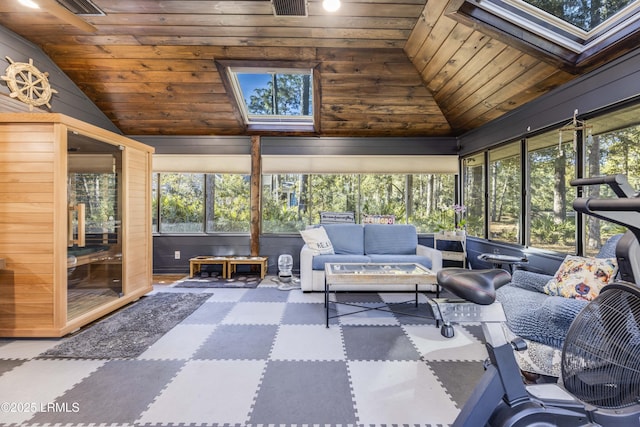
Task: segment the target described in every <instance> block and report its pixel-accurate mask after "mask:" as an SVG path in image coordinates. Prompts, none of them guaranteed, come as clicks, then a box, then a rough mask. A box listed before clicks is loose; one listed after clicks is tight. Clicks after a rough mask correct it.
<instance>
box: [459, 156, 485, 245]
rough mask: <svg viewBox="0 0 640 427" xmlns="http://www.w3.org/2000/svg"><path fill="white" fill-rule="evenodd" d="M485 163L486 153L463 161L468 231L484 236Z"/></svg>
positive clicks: (474, 234)
mask: <svg viewBox="0 0 640 427" xmlns="http://www.w3.org/2000/svg"><path fill="white" fill-rule="evenodd" d="M484 173H485V163H484V154H483V153H480V154H476V155H474V156H469V157H466V158H465V159H463V161H462V176H463V180H464V181H463V184H462V191H463V205H465V207H466V209H467V211H466V221H467V233H468V234H469V235H471V236H476V237H482V238H484V234H485V233H484V232H485V228H484V224H485V221H484V218H485V215H484V207H485V198H484V195H485V184H484Z"/></svg>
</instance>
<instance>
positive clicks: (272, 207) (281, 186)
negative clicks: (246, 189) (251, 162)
mask: <svg viewBox="0 0 640 427" xmlns="http://www.w3.org/2000/svg"><path fill="white" fill-rule="evenodd" d="M308 179H309V178H308V176H305V175H299V174H280V175H263V177H262V231H263V233H279V232H281V233H287V232H291V233H293V232H297V231H298V230H304V229H305V227H306V226H307V225H308V224H309V219H308V213H307V206H306V204H305V203H304V202H303V200H305V199H306V198H307V197H308V195H307V194H308V189H307V188H306V183H308ZM302 192H304V196H302V197H301V193H302Z"/></svg>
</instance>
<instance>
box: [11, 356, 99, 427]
mask: <svg viewBox="0 0 640 427" xmlns="http://www.w3.org/2000/svg"><path fill="white" fill-rule="evenodd" d="M104 363H105V361H104V360H59V359H56V360H42V359H38V360H31V361H28V362H25V363H24V364H22V365H20V366H17V367H16V368H14V369H13V370H11V371H9V372H6V373H5V374H4V375H2V376H1V377H0V402H9V403H15V404H22V405H23V407H24V404H25V403H26V404H28V406H30V407H29V410H26V411H16V412H12V411H5V410H3V411H2V414H1V415H0V419H1V421H0V422H3V423H7V424H11V423H21V422H24V421H25V420H28V419H29V418H31V417H32V416H33V413H34V412H39V411H40V409H39V408H40V407H41V405H47V404H48V403H52V402H54V401H56V398H57V397H58V396H60V395H62V394H63V393H64V392H65V391H67V390H68V389H70V388H71V387H73V386H74V385H75V384H77V383H78V382H80V381H81V380H82V379H83V378H85V377H87V376H88V375H89V374H91V373H92V372H93V371H95V370H96V369H98V368H99V367H100V366H102V365H103V364H104ZM57 403H61V404H67V405H69V407H72V405H73V404H74V402H60V401H57ZM16 409H19V408H17V406H16ZM32 409H36V410H35V411H34V410H32ZM78 409H79V410H82V408H78Z"/></svg>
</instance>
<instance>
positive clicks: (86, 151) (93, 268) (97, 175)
mask: <svg viewBox="0 0 640 427" xmlns="http://www.w3.org/2000/svg"><path fill="white" fill-rule="evenodd" d="M67 151H68V152H67V166H68V170H67V173H68V176H67V205H68V206H67V207H68V220H67V226H68V230H67V236H68V242H67V246H68V250H67V321H69V320H72V319H74V318H76V317H78V316H80V315H82V314H84V313H87V312H89V311H91V310H93V309H94V308H96V307H99V306H100V305H102V304H104V303H107V302H110V301H113V300H114V299H117V298H120V297H121V296H122V294H123V293H122V224H121V220H122V212H121V205H122V203H121V188H122V185H121V181H122V151H121V150H120V149H119V147H118V146H115V145H111V144H107V143H105V142H102V141H97V140H94V139H91V138H87V137H84V136H82V135H79V134H77V133H72V132H69V135H68V149H67Z"/></svg>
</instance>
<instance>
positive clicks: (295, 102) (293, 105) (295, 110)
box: [247, 74, 312, 116]
mask: <svg viewBox="0 0 640 427" xmlns="http://www.w3.org/2000/svg"><path fill="white" fill-rule="evenodd" d="M310 90H311V84H310V79H309V76H308V75H303V74H274V75H273V76H272V80H271V81H270V82H269V83H267V87H266V88H256V89H254V91H253V94H252V95H251V96H250V98H249V104H248V105H247V108H248V110H249V113H251V114H263V115H264V114H268V115H283V116H297V115H310V114H311V113H312V112H311V111H310V103H309V102H308V100H309V99H310ZM274 93H275V94H274ZM305 101H307V102H305Z"/></svg>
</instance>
